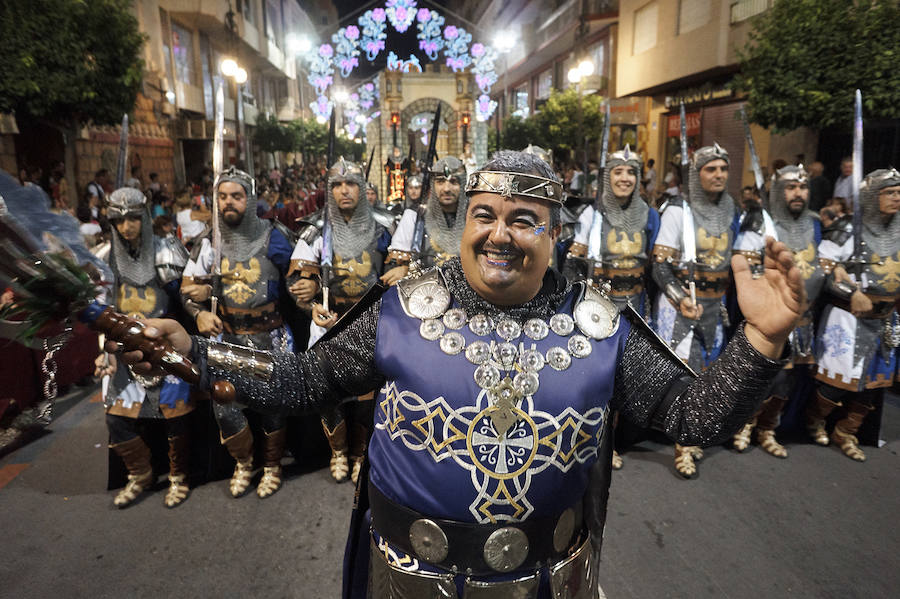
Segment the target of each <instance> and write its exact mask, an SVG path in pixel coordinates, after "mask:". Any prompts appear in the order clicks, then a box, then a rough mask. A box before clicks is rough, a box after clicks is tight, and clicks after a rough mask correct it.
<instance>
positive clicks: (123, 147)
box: [116, 114, 128, 189]
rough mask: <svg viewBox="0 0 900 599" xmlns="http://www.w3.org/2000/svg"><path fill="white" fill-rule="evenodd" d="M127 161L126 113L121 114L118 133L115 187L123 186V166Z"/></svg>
mask: <svg viewBox="0 0 900 599" xmlns="http://www.w3.org/2000/svg"><path fill="white" fill-rule="evenodd" d="M127 162H128V115H127V114H125V115H123V116H122V131H121V133H119V155H118V156H117V157H116V189H120V188H122V187H124V186H125V167H126V163H127Z"/></svg>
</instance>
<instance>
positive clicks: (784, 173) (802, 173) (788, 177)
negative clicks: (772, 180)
mask: <svg viewBox="0 0 900 599" xmlns="http://www.w3.org/2000/svg"><path fill="white" fill-rule="evenodd" d="M777 175H778V180H779V181H796V182H798V183H806V182H807V181H808V180H809V173H807V172H806V169H804V168H803V165H802V164H801V165H799V166H786V167H784V168H782V169H780V170H779V171H777Z"/></svg>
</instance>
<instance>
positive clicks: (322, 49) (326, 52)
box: [307, 44, 334, 96]
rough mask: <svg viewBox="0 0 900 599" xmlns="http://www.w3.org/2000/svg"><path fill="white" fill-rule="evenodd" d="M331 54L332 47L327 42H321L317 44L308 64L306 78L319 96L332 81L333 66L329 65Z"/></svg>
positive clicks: (332, 53)
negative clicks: (317, 48)
mask: <svg viewBox="0 0 900 599" xmlns="http://www.w3.org/2000/svg"><path fill="white" fill-rule="evenodd" d="M333 56H334V48H332V47H331V46H329V45H328V44H322V45H321V46H319V50H318V52H316V56H315V57H314V58H313V59H312V63H311V64H310V66H309V76H308V77H307V80H308V81H309V84H310V85H312V86H313V87H314V88H316V93H317V94H319V95H320V96H321V95H323V94H324V93H325V91H326V90H327V89H328V86H330V85H331V84H332V83H333V82H334V78H333V77H332V75H333V74H334V68H333V67H332V66H331V65H332V62H331V59H332V57H333Z"/></svg>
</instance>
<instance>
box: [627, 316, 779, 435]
mask: <svg viewBox="0 0 900 599" xmlns="http://www.w3.org/2000/svg"><path fill="white" fill-rule="evenodd" d="M659 343H661V342H659V341H657V340H656V339H654V338H653V336H652V333H651V332H649V331H646V330H644V329H643V328H642V327H640V326H633V327H632V329H631V332H630V333H629V335H628V339H627V340H626V344H625V350H624V352H623V356H622V359H621V361H620V362H619V365H618V369H617V372H616V383H615V391H614V395H613V407H614V408H616V409H618V410H619V411H620V412H621V414H623V415H624V416H625V417H626V418H628V419H630V420H632V421H633V422H634V423H636V424H638V425H639V426H642V427H645V428H646V427H653V428H656V429H658V430H661V431H662V432H664V433H665V434H666V435H668V436H669V437H670V438H672V439H673V440H675V441H676V442H678V443H680V444H682V445H711V444H714V443H719V442H721V441H724V440H725V439H727V438H728V437H729V436H730V435H731V434H733V433H734V432H735V431H736V430H737V429H739V428H740V427H741V426H742V425H743V424H745V423H746V422H747V421H748V420H749V419H750V418H751V417H752V416H753V414H754V413H755V411H756V409H757V407H758V406H759V404H760V403H761V402H762V401H763V399H765V395H766V392H767V391H768V387H769V384H770V382H771V381H772V379H773V378H774V377H775V375H776V374H777V373H778V372H779V371H780V370H781V368H782V367H783V365H784V363H783V362H781V361H776V360H770V359H769V358H767V357H765V356H763V355H762V354H761V353H759V352H758V351H757V350H756V348H754V347H753V346H752V345H751V344H750V342H749V341H748V340H747V336H746V334H745V333H744V327H742V326H741V327H738V329H737V332H736V333H735V336H734V337H733V338H732V340H731V342H730V343H729V344H728V346H727V347H726V348H725V349H724V350H723V352H722V354H721V355H720V356H719V358H718V359H717V360H716V361H715V362H713V363H712V365H710V367H709V368H707V369H706V370H705V371H703V372H702V373H701V374H700V375H698V376H697V377H696V378H694V377H693V376H692V375H691V374H690V373H689V372H688V371H687V369H686V368H685V367H684V366H683V365H682V364H681V362H680V361H679V360H678V359H677V358H676V357H675V356H674V354H671V353H670V352H667V351H666V350H665V349H663V348H661V347H660V346H659Z"/></svg>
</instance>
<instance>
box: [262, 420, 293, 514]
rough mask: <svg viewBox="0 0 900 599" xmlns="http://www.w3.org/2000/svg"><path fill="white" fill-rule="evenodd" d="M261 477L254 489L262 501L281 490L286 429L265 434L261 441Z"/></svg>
mask: <svg viewBox="0 0 900 599" xmlns="http://www.w3.org/2000/svg"><path fill="white" fill-rule="evenodd" d="M263 441H264V443H265V446H264V447H263V456H264V462H263V475H262V479H261V480H260V481H259V486H257V487H256V494H257V495H259V496H260V497H261V498H262V499H265V498H266V497H269V496H270V495H272V493H274V492H275V491H277V490H278V489H280V488H281V458H282V456H284V444H285V442H286V441H287V429H286V428H280V429H278V430H277V431H272V432H271V433H266V438H265V439H264V440H263Z"/></svg>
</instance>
